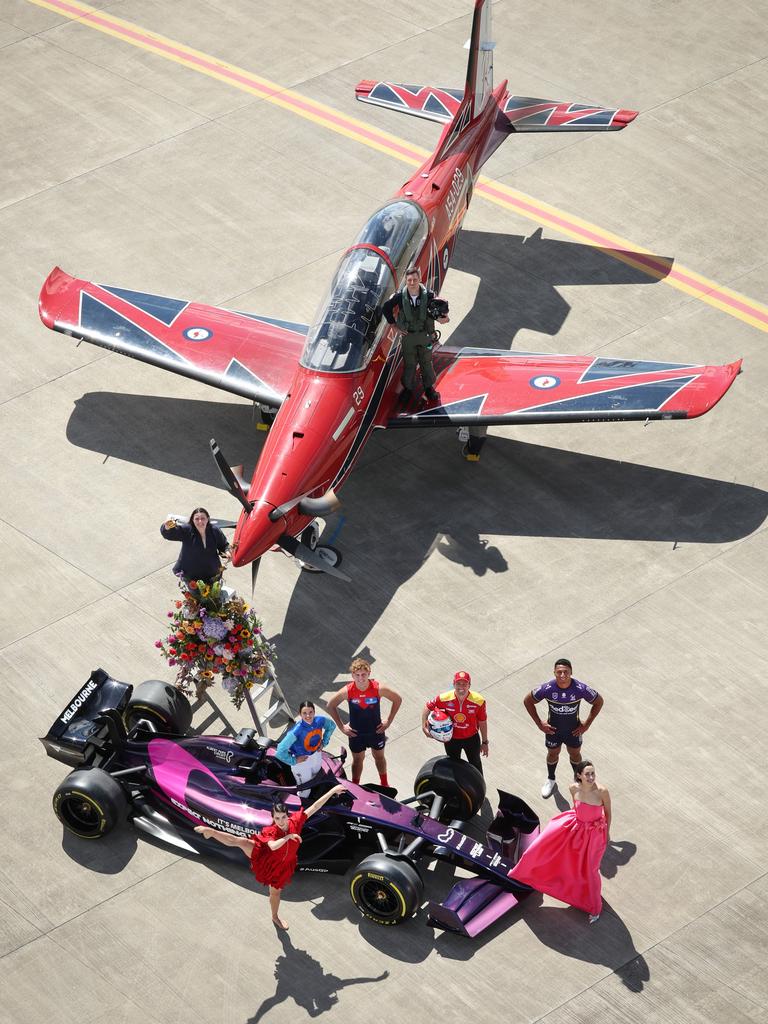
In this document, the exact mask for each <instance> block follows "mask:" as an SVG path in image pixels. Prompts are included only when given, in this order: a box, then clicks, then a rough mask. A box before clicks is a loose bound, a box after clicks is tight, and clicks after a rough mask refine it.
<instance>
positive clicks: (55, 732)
mask: <svg viewBox="0 0 768 1024" xmlns="http://www.w3.org/2000/svg"><path fill="white" fill-rule="evenodd" d="M191 722H192V709H191V707H190V704H189V702H188V701H187V699H186V697H184V695H183V694H181V693H180V692H179V691H178V690H176V689H174V688H173V687H172V686H170V685H169V684H168V683H164V682H160V681H158V680H150V681H148V682H144V683H142V684H141V685H140V686H137V687H136V688H134V687H133V686H131V685H129V684H127V683H121V682H118V681H117V680H115V679H112V678H111V677H110V676H109V675H108V674H107V673H106V672H105V671H104V670H103V669H97V670H96V671H94V672H93V673H91V676H90V678H89V679H88V681H87V682H86V684H85V685H84V686H83V687H82V689H80V690H79V691H78V693H77V694H76V695H75V696H74V698H73V699H72V701H71V702H70V703H69V705H68V706H67V707H66V708H65V709H64V710H63V711H62V713H61V714H60V715H59V717H58V718H57V719H56V721H55V722H54V723H53V725H52V726H51V728H50V730H49V731H48V734H47V735H46V736H45V737H43V738H42V739H41V742H42V743H43V745H44V747H45V749H46V752H47V753H48V754H49V755H50V756H51V757H53V758H56V759H57V760H59V761H63V762H64V763H65V764H68V765H70V766H71V767H72V768H74V771H72V772H71V773H70V775H68V776H67V778H66V779H65V780H64V781H63V782H62V784H61V785H60V786H59V788H58V789H57V790H56V792H55V794H54V797H53V808H54V811H55V812H56V815H57V816H58V818H59V820H60V821H61V822H62V824H63V825H64V827H65V828H67V829H68V830H69V831H70V832H72V833H74V834H75V835H76V836H80V837H81V838H82V839H98V838H101V837H102V836H104V835H106V834H107V833H108V832H109V831H110V830H111V829H112V828H114V827H115V825H117V824H118V823H119V822H121V821H122V820H124V819H125V818H126V817H130V819H131V820H132V821H133V824H134V825H135V826H136V827H137V828H140V829H142V830H143V831H145V832H148V833H150V834H151V835H153V836H154V837H156V838H159V839H161V840H163V841H164V842H166V843H170V844H171V845H173V846H175V847H177V848H178V849H181V850H183V851H185V852H186V853H194V854H200V853H203V852H205V854H211V853H214V852H215V854H217V855H223V856H232V857H238V858H239V861H240V862H242V863H243V865H244V864H245V862H244V860H243V858H242V854H240V853H239V851H238V850H237V849H233V848H231V847H226V846H221V845H218V844H217V845H216V846H212V845H211V844H210V843H206V842H205V840H204V839H203V838H202V837H201V836H200V835H199V834H198V833H196V832H195V831H194V828H195V826H196V825H200V824H205V825H209V826H211V827H212V828H217V829H220V830H222V831H226V832H230V833H232V834H234V835H238V836H250V835H253V833H254V832H258V831H259V830H260V829H261V828H262V827H263V826H264V825H266V824H269V823H271V820H272V816H271V808H272V805H273V802H274V800H275V799H276V798H278V797H279V798H281V799H282V800H283V801H284V802H285V803H286V804H287V806H288V809H289V810H295V809H297V808H298V806H299V805H300V804H301V802H302V801H301V800H300V798H299V796H298V794H297V787H296V784H295V782H294V779H293V775H292V773H291V770H290V768H289V767H288V766H287V765H285V764H283V763H282V762H281V761H279V760H277V759H276V757H275V743H274V742H273V741H272V740H269V739H266V738H263V737H259V736H257V735H256V734H255V730H254V729H242V730H241V731H240V733H239V734H238V735H237V736H236V737H235V738H229V737H221V736H195V735H188V730H189V728H190V725H191ZM345 755H346V751H344V752H343V754H342V756H341V757H333V756H331V755H330V754H328V753H324V754H323V769H322V771H321V772H320V773H319V774H318V775H317V776H316V777H315V778H314V779H312V780H310V781H309V782H308V783H304V784H303V786H302V793H304V792H305V790H306V788H309V789H310V792H309V795H308V796H307V797H306V798H305V802H307V803H309V802H312V800H314V799H317V797H318V796H319V795H320V794H321V793H323V792H325V791H326V790H327V789H328V788H329V787H330V786H334V785H336V784H338V783H339V782H342V784H343V785H344V788H345V790H346V792H345V793H343V794H340V795H339V796H337V797H335V798H334V799H333V800H331V801H330V802H329V803H327V804H326V805H325V807H323V809H322V811H319V812H318V813H317V814H315V815H314V816H313V817H312V818H311V819H310V821H309V822H308V823H307V824H306V825H305V827H304V831H303V833H302V844H301V847H300V851H299V870H302V869H304V870H311V871H326V872H334V873H343V872H345V871H346V870H347V869H348V868H349V867H350V866H352V865H356V866H355V868H354V870H353V873H352V880H351V883H350V891H351V895H352V900H353V901H354V903H355V905H356V906H357V907H358V909H359V910H360V911H361V912H362V913H363V914H364V915H365V916H366V917H368V918H370V919H371V920H372V921H375V922H377V923H378V924H387V925H392V924H399V923H400V922H402V921H405V920H408V919H409V918H411V917H412V916H413V915H414V913H415V912H416V910H417V909H418V908H419V907H420V906H421V904H422V900H423V893H424V883H423V881H422V877H421V874H420V870H419V864H420V862H422V861H428V860H430V859H433V858H438V859H440V860H442V861H447V862H448V863H450V864H452V865H455V866H460V867H463V868H466V869H468V870H469V871H471V872H472V875H473V876H474V877H471V878H463V879H461V880H460V881H458V882H456V884H455V885H454V886H453V888H452V889H451V891H450V893H449V894H448V896H447V897H446V898H445V900H443V902H442V903H434V902H432V903H430V904H429V907H428V919H429V923H431V924H432V925H434V926H435V927H438V928H444V929H447V930H449V931H454V932H458V933H460V934H462V935H470V936H474V935H477V934H478V933H479V932H480V931H482V930H483V929H484V928H486V927H488V925H490V924H491V923H492V922H493V921H495V920H497V918H499V917H500V916H501V915H502V914H503V913H505V912H506V911H507V910H509V909H511V908H512V907H514V906H515V905H516V904H517V903H518V902H519V901H520V899H521V898H522V897H523V896H525V895H527V894H528V893H529V892H530V891H531V890H530V889H529V888H528V887H527V886H525V885H522V884H520V883H519V882H515V881H514V880H513V879H511V878H510V877H509V871H510V870H511V868H512V867H513V865H514V864H515V863H516V861H517V859H518V858H519V856H520V854H521V853H522V852H523V851H524V850H525V849H526V848H527V847H528V846H529V845H530V843H531V842H532V840H533V838H534V837H535V836H536V834H538V832H539V819H538V817H537V816H536V814H535V813H534V812H533V811H532V810H531V809H530V808H529V807H528V806H527V805H526V804H525V803H524V802H523V801H522V800H520V799H518V798H517V797H514V796H511V795H510V794H508V793H503V792H501V791H499V797H500V805H499V810H498V812H497V815H496V818H495V820H494V821H493V822H492V824H491V827H490V828H489V829H488V831H487V833H486V835H485V839H484V841H483V842H480V841H478V840H476V839H475V838H473V837H472V836H470V835H468V834H467V833H466V832H465V831H464V822H465V821H466V820H467V819H469V818H471V817H472V816H473V815H474V814H475V813H476V812H477V811H478V810H479V808H480V806H481V805H482V803H483V800H484V798H485V783H484V781H483V777H482V775H481V774H480V773H479V772H477V771H476V770H475V769H474V768H473V767H472V766H471V765H469V764H467V763H465V762H460V761H452V760H450V759H449V758H446V757H438V758H434V759H433V760H431V761H429V762H428V763H427V764H426V765H424V767H423V768H422V770H421V771H420V772H419V773H418V775H417V777H416V781H415V784H414V795H413V796H411V797H409V798H408V799H406V800H402V801H398V800H395V799H394V798H393V797H394V795H395V792H396V791H395V790H392V789H386V788H384V787H382V786H376V785H366V786H359V785H356V784H355V783H352V782H350V781H348V780H347V779H346V777H345V775H344V769H343V762H344V757H345Z"/></svg>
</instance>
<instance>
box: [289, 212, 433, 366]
mask: <svg viewBox="0 0 768 1024" xmlns="http://www.w3.org/2000/svg"><path fill="white" fill-rule="evenodd" d="M427 233H428V223H427V217H426V214H425V213H424V211H423V210H422V209H421V207H419V206H417V205H416V204H415V203H411V202H407V201H406V200H398V201H396V202H393V203H388V204H387V205H386V206H384V207H382V208H381V209H380V210H377V211H376V213H374V215H373V216H372V217H371V218H370V220H369V221H368V223H367V224H366V225H365V227H364V228H363V230H362V231H361V232H360V234H359V235H358V237H357V239H356V240H355V242H354V244H353V245H352V247H351V248H350V249H348V250H347V252H346V253H345V254H344V255H343V256H342V258H341V261H340V262H339V265H338V267H337V268H336V273H335V274H334V276H333V281H332V282H331V287H330V290H329V291H328V293H327V294H326V295H325V297H324V298H323V301H322V303H321V304H320V309H319V311H318V315H317V316H316V318H315V321H314V323H313V325H312V327H311V328H310V330H309V334H308V335H307V341H306V344H305V346H304V353H303V355H302V357H301V363H302V365H303V366H306V367H308V368H309V369H312V370H324V371H326V372H332V373H352V372H354V371H355V370H360V369H362V368H363V367H364V366H365V364H366V363H367V362H368V359H369V357H370V355H371V353H372V351H373V349H374V348H375V347H376V343H377V342H378V341H379V339H380V337H381V335H382V333H383V332H384V330H385V328H386V326H387V324H386V321H385V320H384V319H383V317H382V315H381V307H382V305H383V304H384V302H385V301H386V300H387V299H388V298H389V296H390V295H391V294H392V292H393V291H394V290H395V288H397V286H398V282H399V281H401V280H402V278H403V275H404V273H405V270H406V268H407V267H408V264H409V263H410V262H411V261H412V260H413V259H415V257H416V256H418V254H419V252H420V251H421V249H422V247H423V245H424V243H425V241H426V239H427ZM373 246H375V248H372V247H373ZM377 249H378V250H380V251H379V252H377V251H376V250H377ZM393 269H394V272H395V273H394V275H393V273H392V271H393Z"/></svg>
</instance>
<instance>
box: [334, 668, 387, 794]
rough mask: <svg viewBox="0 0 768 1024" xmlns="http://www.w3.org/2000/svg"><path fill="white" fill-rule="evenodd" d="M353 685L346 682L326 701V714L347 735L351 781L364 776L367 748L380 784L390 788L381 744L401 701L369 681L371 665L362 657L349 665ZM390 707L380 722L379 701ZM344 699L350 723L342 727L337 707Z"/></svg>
mask: <svg viewBox="0 0 768 1024" xmlns="http://www.w3.org/2000/svg"><path fill="white" fill-rule="evenodd" d="M349 671H350V672H351V673H352V682H351V683H346V684H345V685H344V686H342V687H341V689H340V690H337V691H336V693H335V694H334V695H333V696H332V697H331V699H330V700H329V701H328V714H329V715H330V716H331V718H332V719H333V720H334V722H335V723H336V725H337V726H338V727H339V729H341V731H342V732H343V733H344V735H345V736H349V749H350V751H351V752H352V781H353V782H359V781H360V778H361V776H362V774H363V761H364V760H365V752H366V750H368V749H369V748H370V750H371V753H372V754H373V760H374V761H375V762H376V769H377V771H378V773H379V779H380V780H381V785H382V786H386V787H387V788H389V781H388V780H387V760H386V758H385V757H384V744H385V743H386V742H387V737H386V736H385V733H386V731H387V729H388V728H389V727H390V725H391V724H392V721H393V719H394V717H395V715H396V714H397V711H398V708H399V707H400V705H401V704H402V701H403V698H402V697H401V696H400V694H399V693H397V691H396V690H393V689H392V688H391V687H389V686H382V685H381V684H380V683H377V682H376V680H375V679H371V666H370V665H369V664H368V662H367V661H365V660H364V659H363V658H355V660H354V661H353V662H352V664H351V665H350V666H349ZM382 697H384V698H385V699H386V700H388V701H389V702H390V704H391V707H390V709H389V716H388V717H387V718H385V719H384V721H382V719H381V698H382ZM343 700H346V701H347V702H348V704H349V724H348V725H344V723H343V722H342V720H341V719H340V718H339V712H338V706H339V704H341V702H342V701H343Z"/></svg>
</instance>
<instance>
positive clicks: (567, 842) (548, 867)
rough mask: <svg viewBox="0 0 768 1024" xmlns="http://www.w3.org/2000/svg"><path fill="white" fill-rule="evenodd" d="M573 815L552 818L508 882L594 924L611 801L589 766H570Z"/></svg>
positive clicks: (566, 813)
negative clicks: (583, 914) (573, 779)
mask: <svg viewBox="0 0 768 1024" xmlns="http://www.w3.org/2000/svg"><path fill="white" fill-rule="evenodd" d="M574 772H575V775H576V779H577V781H576V782H574V783H573V785H572V786H571V787H570V793H571V797H572V799H573V810H571V811H563V813H562V814H558V815H556V816H555V817H554V818H552V820H551V821H550V822H549V824H548V825H547V826H546V828H545V829H544V831H543V832H542V833H541V834H540V835H539V836H538V838H537V839H536V840H534V842H533V843H532V844H531V845H530V846H529V847H528V849H527V850H526V851H525V853H524V854H523V856H522V857H521V858H520V860H519V861H518V863H517V864H516V865H515V867H514V868H513V869H512V871H510V875H511V876H512V878H514V879H516V880H517V881H518V882H524V883H525V884H526V885H530V886H531V888H533V889H536V890H538V891H539V892H545V893H547V895H548V896H554V897H555V899H557V900H562V901H563V903H570V905H571V906H572V907H577V908H578V909H579V910H585V911H586V912H587V913H588V914H589V923H590V924H593V923H594V922H595V921H596V920H597V919H598V917H600V911H601V910H602V907H603V899H602V896H601V895H600V861H601V860H602V858H603V854H604V853H605V847H606V845H607V844H608V840H609V838H610V828H611V797H610V795H609V793H608V790H607V789H606V788H605V786H601V785H599V784H598V782H597V781H596V778H595V767H594V765H593V764H592V762H591V761H581V762H580V763H579V764H578V765H574Z"/></svg>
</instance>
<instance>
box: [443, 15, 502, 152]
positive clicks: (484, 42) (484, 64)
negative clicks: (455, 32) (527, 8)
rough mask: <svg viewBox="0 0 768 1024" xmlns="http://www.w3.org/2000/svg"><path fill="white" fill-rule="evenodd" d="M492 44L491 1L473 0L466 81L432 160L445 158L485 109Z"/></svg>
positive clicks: (490, 87) (489, 90)
mask: <svg viewBox="0 0 768 1024" xmlns="http://www.w3.org/2000/svg"><path fill="white" fill-rule="evenodd" d="M495 45H496V44H495V43H494V41H493V38H492V29H491V0H475V13H474V16H473V18H472V35H471V36H470V37H469V40H468V42H467V43H466V46H467V48H468V50H469V60H468V61H467V81H466V84H465V86H464V95H463V96H462V100H461V104H460V105H459V109H458V110H457V111H456V113H455V115H454V117H453V120H452V121H451V123H450V124H449V125H448V127H447V128H446V129H445V132H444V133H443V137H442V139H441V140H440V145H439V146H438V148H437V151H436V153H435V156H434V162H435V163H439V161H440V160H442V159H444V157H445V156H446V155H447V153H448V151H449V150H450V149H451V147H452V146H453V144H454V143H455V142H456V141H457V140H458V139H459V138H460V137H461V135H462V134H463V133H464V131H465V129H466V128H467V127H468V125H470V124H472V122H473V121H474V120H475V118H477V117H479V115H480V114H481V113H482V112H483V110H484V109H485V105H486V104H487V103H488V101H489V99H490V97H491V94H492V93H493V48H494V47H495Z"/></svg>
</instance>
